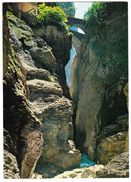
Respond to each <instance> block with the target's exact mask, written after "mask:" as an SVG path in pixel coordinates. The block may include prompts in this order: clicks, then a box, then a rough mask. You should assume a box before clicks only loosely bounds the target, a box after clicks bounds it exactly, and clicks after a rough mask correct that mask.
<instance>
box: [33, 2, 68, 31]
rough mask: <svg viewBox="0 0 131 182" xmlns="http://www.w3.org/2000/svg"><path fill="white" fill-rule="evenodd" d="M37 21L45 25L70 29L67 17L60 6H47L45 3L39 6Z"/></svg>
mask: <svg viewBox="0 0 131 182" xmlns="http://www.w3.org/2000/svg"><path fill="white" fill-rule="evenodd" d="M36 19H37V21H38V22H39V23H41V24H44V25H49V24H52V25H59V26H62V27H64V28H65V29H68V26H67V24H66V23H67V22H68V20H67V16H66V14H65V13H64V11H63V10H62V9H61V8H60V7H58V6H54V7H51V6H46V5H45V3H42V4H40V5H39V6H38V14H37V15H36Z"/></svg>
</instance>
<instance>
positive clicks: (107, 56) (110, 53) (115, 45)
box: [84, 2, 128, 83]
mask: <svg viewBox="0 0 131 182" xmlns="http://www.w3.org/2000/svg"><path fill="white" fill-rule="evenodd" d="M84 19H85V20H86V26H87V29H88V33H87V34H86V40H87V44H89V46H90V47H91V48H92V50H93V52H94V53H95V55H96V57H97V60H98V62H99V63H100V64H101V65H102V67H103V70H105V72H106V73H107V72H108V73H109V75H108V76H107V80H106V83H109V82H110V83H112V81H114V82H115V81H116V80H117V79H119V77H120V75H123V76H125V77H126V76H127V74H128V24H127V3H120V2H119V3H115V2H98V3H94V4H93V5H92V7H91V8H90V9H89V11H88V12H87V13H86V14H85V16H84ZM112 20H113V21H112Z"/></svg>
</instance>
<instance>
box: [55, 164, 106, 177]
mask: <svg viewBox="0 0 131 182" xmlns="http://www.w3.org/2000/svg"><path fill="white" fill-rule="evenodd" d="M103 168H104V166H103V165H95V166H92V167H88V168H77V169H74V170H72V171H65V172H64V173H62V174H59V175H57V176H55V178H57V179H59V178H77V179H78V178H96V173H97V172H98V171H99V170H101V169H103Z"/></svg>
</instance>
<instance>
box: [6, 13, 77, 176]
mask: <svg viewBox="0 0 131 182" xmlns="http://www.w3.org/2000/svg"><path fill="white" fill-rule="evenodd" d="M7 17H8V24H9V30H10V49H11V52H10V54H11V55H10V54H9V60H10V62H9V66H8V70H7V73H6V74H5V76H4V97H5V98H4V109H5V113H4V114H5V129H6V130H7V131H9V133H10V135H11V138H12V139H13V142H14V146H15V149H13V150H14V151H13V152H14V155H15V156H16V158H17V161H18V164H19V168H20V176H21V177H22V178H29V177H31V176H32V174H33V172H34V170H35V166H36V163H37V161H38V159H39V157H40V155H41V157H40V160H39V161H38V164H37V169H36V170H37V172H39V173H41V174H42V176H43V177H53V176H54V175H56V174H59V173H60V172H63V171H64V170H66V169H71V168H74V167H78V166H79V163H80V152H79V150H77V149H76V148H75V144H74V142H73V141H72V133H73V127H72V114H73V106H72V102H71V100H69V99H68V98H66V97H65V96H66V95H68V90H67V86H66V83H65V73H64V66H65V64H66V63H67V62H68V60H69V52H70V47H71V37H70V35H68V34H67V33H65V32H64V31H63V30H59V29H57V27H55V26H47V27H43V28H42V29H41V30H39V29H38V30H37V27H36V29H35V28H34V32H35V33H34V32H33V30H32V29H31V28H30V27H29V26H28V25H26V24H25V23H24V21H22V20H20V19H18V18H17V17H15V16H14V15H13V14H11V13H8V16H7ZM37 32H39V33H40V35H38V33H37ZM45 40H46V42H47V43H48V44H49V45H47V43H46V42H45ZM51 46H52V48H51ZM43 140H44V145H43ZM36 176H37V175H36ZM33 178H34V175H33Z"/></svg>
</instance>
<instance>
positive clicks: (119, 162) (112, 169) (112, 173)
mask: <svg viewBox="0 0 131 182" xmlns="http://www.w3.org/2000/svg"><path fill="white" fill-rule="evenodd" d="M96 177H97V178H128V177H129V154H128V152H124V153H121V154H120V155H118V156H116V157H114V158H113V159H112V160H111V161H110V162H109V163H108V164H107V165H106V166H105V167H104V168H103V169H101V170H99V171H98V172H97V173H96Z"/></svg>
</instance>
